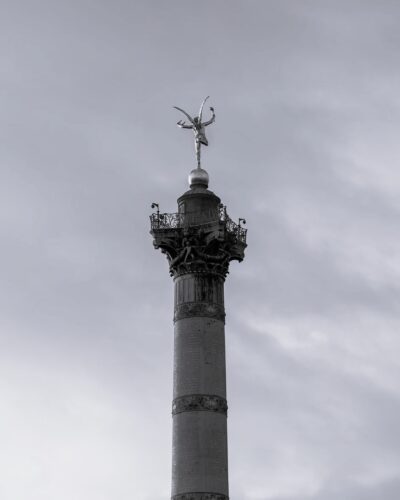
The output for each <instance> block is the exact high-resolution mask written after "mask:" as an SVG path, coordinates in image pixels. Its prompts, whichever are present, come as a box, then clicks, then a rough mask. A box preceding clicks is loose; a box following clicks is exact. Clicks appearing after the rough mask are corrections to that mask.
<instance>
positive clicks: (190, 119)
mask: <svg viewBox="0 0 400 500" xmlns="http://www.w3.org/2000/svg"><path fill="white" fill-rule="evenodd" d="M174 108H175V109H177V110H178V111H180V112H181V113H183V114H184V115H185V116H186V117H187V119H188V120H189V121H190V123H193V118H192V117H191V116H190V115H189V114H187V113H186V111H184V110H183V109H181V108H178V106H174Z"/></svg>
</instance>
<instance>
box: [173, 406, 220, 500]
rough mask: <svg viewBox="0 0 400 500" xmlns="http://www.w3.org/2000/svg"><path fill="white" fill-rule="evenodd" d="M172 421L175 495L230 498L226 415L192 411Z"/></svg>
mask: <svg viewBox="0 0 400 500" xmlns="http://www.w3.org/2000/svg"><path fill="white" fill-rule="evenodd" d="M172 421H173V433H172V435H173V438H172V447H173V455H172V457H173V458H172V496H174V495H178V494H182V493H187V492H203V491H204V492H215V493H219V494H221V495H226V496H228V495H229V488H228V446H227V427H226V421H227V419H226V416H225V415H223V414H221V413H215V412H210V411H199V412H197V411H191V412H184V413H178V414H177V415H174V417H173V419H172Z"/></svg>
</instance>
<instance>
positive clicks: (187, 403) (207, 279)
mask: <svg viewBox="0 0 400 500" xmlns="http://www.w3.org/2000/svg"><path fill="white" fill-rule="evenodd" d="M174 320H175V345H174V400H173V404H172V414H173V451H172V498H173V499H174V500H189V499H190V500H200V499H201V500H203V499H204V500H205V499H207V500H208V499H210V500H211V499H212V500H217V499H218V500H225V499H227V498H228V494H229V492H228V451H227V422H226V419H227V402H226V375H225V373H226V370H225V325H224V322H225V321H224V320H225V312H224V278H223V277H222V276H218V275H213V274H205V273H190V274H184V275H182V276H177V277H176V278H175V316H174Z"/></svg>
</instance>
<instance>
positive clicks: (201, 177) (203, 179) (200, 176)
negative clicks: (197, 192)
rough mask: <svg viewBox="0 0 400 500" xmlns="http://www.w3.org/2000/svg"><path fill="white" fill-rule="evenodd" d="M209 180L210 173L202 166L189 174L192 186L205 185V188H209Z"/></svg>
mask: <svg viewBox="0 0 400 500" xmlns="http://www.w3.org/2000/svg"><path fill="white" fill-rule="evenodd" d="M208 181H209V177H208V173H207V172H206V171H205V170H203V169H202V168H195V169H194V170H192V171H191V172H190V174H189V186H190V187H197V186H203V187H205V188H208Z"/></svg>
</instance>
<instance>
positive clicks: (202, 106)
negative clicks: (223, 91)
mask: <svg viewBox="0 0 400 500" xmlns="http://www.w3.org/2000/svg"><path fill="white" fill-rule="evenodd" d="M209 97H210V96H209V95H208V96H207V97H206V98H205V99H204V101H203V102H202V103H201V106H200V111H199V122H200V123H201V116H202V114H203V108H204V104H205V102H206V101H207V99H208V98H209Z"/></svg>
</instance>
